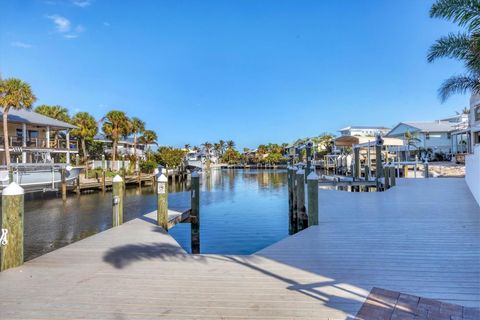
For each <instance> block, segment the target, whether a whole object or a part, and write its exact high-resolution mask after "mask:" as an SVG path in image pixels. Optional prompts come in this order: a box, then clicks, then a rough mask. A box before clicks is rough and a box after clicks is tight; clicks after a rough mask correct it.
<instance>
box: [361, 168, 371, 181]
mask: <svg viewBox="0 0 480 320" xmlns="http://www.w3.org/2000/svg"><path fill="white" fill-rule="evenodd" d="M363 170H364V172H365V173H364V175H365V180H366V181H369V180H370V167H369V166H368V165H367V166H365V168H364V169H363Z"/></svg>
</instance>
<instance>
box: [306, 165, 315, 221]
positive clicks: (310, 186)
mask: <svg viewBox="0 0 480 320" xmlns="http://www.w3.org/2000/svg"><path fill="white" fill-rule="evenodd" d="M307 190H308V225H309V226H313V225H318V176H317V174H316V173H315V171H312V172H311V173H310V174H309V175H308V177H307Z"/></svg>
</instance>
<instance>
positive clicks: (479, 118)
mask: <svg viewBox="0 0 480 320" xmlns="http://www.w3.org/2000/svg"><path fill="white" fill-rule="evenodd" d="M475 121H480V106H477V107H476V108H475Z"/></svg>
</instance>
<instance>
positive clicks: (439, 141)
mask: <svg viewBox="0 0 480 320" xmlns="http://www.w3.org/2000/svg"><path fill="white" fill-rule="evenodd" d="M457 124H458V123H457V122H450V121H442V120H436V121H424V122H400V123H399V124H397V125H396V126H395V127H394V128H393V129H392V130H390V132H388V133H387V135H386V136H387V137H392V138H400V139H403V140H405V142H407V141H406V140H407V139H406V138H405V135H406V134H407V132H409V133H411V134H412V135H413V137H414V138H415V139H418V140H412V141H410V143H411V144H414V145H415V146H416V147H417V148H424V149H431V150H432V151H433V152H444V153H452V152H454V147H453V144H452V141H453V140H452V132H453V131H455V130H456V127H457Z"/></svg>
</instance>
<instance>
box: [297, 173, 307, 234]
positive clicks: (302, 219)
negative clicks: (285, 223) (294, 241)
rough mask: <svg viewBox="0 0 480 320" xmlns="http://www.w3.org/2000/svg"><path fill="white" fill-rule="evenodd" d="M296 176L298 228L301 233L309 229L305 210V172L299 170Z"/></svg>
mask: <svg viewBox="0 0 480 320" xmlns="http://www.w3.org/2000/svg"><path fill="white" fill-rule="evenodd" d="M295 176H296V179H295V180H296V188H297V228H298V231H300V230H303V229H305V228H307V227H308V218H307V213H306V210H305V171H304V170H303V169H298V170H297V172H296V174H295Z"/></svg>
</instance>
